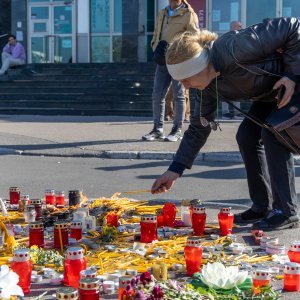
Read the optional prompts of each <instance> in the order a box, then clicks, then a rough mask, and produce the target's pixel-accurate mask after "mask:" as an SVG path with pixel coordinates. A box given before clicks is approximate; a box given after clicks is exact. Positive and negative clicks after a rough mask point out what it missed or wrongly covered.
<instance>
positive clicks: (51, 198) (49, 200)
mask: <svg viewBox="0 0 300 300" xmlns="http://www.w3.org/2000/svg"><path fill="white" fill-rule="evenodd" d="M45 199H46V204H49V205H55V190H52V189H47V190H46V191H45Z"/></svg>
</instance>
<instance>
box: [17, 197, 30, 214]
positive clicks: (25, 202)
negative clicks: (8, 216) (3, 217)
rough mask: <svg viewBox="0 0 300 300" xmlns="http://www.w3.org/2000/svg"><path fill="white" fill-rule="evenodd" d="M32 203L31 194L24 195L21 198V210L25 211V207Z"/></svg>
mask: <svg viewBox="0 0 300 300" xmlns="http://www.w3.org/2000/svg"><path fill="white" fill-rule="evenodd" d="M29 204H30V197H29V195H22V196H21V197H20V200H19V211H21V212H23V211H24V210H25V207H26V206H27V205H29Z"/></svg>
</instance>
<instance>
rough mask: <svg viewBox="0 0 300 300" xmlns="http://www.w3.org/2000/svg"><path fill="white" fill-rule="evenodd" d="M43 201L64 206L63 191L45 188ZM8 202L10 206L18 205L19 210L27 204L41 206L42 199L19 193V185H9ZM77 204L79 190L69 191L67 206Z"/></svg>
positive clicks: (78, 202) (23, 208) (78, 201)
mask: <svg viewBox="0 0 300 300" xmlns="http://www.w3.org/2000/svg"><path fill="white" fill-rule="evenodd" d="M45 202H46V204H47V205H55V206H56V207H64V206H65V205H66V199H65V192H63V191H55V190H53V189H47V190H45ZM9 204H10V205H12V206H18V208H19V210H20V211H24V210H25V208H26V206H28V205H29V204H31V205H40V206H41V205H42V201H41V200H40V199H30V196H29V195H21V191H20V188H19V187H10V188H9ZM78 204H80V191H79V190H72V191H69V206H75V205H78ZM41 207H42V206H41ZM37 214H38V212H37Z"/></svg>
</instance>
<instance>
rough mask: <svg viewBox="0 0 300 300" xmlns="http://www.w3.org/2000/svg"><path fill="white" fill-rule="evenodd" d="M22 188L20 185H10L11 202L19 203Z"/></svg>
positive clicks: (13, 203)
mask: <svg viewBox="0 0 300 300" xmlns="http://www.w3.org/2000/svg"><path fill="white" fill-rule="evenodd" d="M20 194H21V193H20V189H19V188H18V187H10V188H9V204H10V205H17V204H19V200H20Z"/></svg>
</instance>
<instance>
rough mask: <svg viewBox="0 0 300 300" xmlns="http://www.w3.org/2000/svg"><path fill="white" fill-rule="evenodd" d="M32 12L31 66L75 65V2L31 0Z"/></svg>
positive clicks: (30, 32)
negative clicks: (49, 64)
mask: <svg viewBox="0 0 300 300" xmlns="http://www.w3.org/2000/svg"><path fill="white" fill-rule="evenodd" d="M43 2H45V3H43ZM28 11H29V22H28V24H29V43H28V44H29V53H30V55H29V60H30V63H68V62H75V57H76V52H75V50H76V49H75V48H76V47H75V46H74V45H75V44H76V43H75V33H74V29H75V26H74V19H75V18H74V1H58V0H50V1H49V0H48V1H42V0H39V1H37V0H29V7H28Z"/></svg>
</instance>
